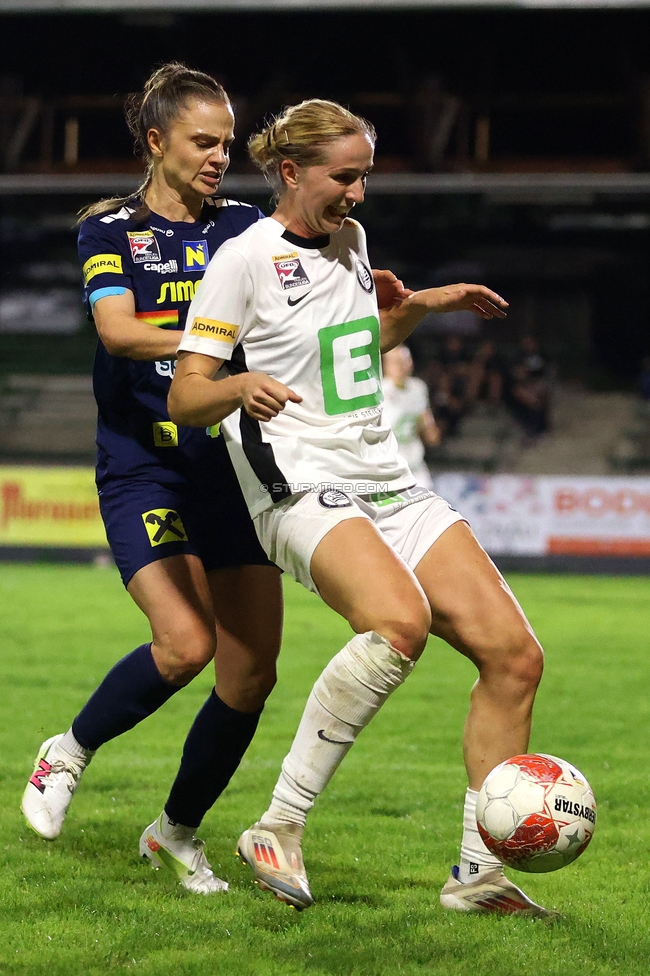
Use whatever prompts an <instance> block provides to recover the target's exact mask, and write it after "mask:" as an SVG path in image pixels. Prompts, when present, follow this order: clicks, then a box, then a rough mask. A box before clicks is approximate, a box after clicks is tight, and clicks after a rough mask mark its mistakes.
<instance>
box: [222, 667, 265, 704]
mask: <svg viewBox="0 0 650 976" xmlns="http://www.w3.org/2000/svg"><path fill="white" fill-rule="evenodd" d="M276 682H277V671H276V669H275V664H274V665H273V666H272V667H269V668H264V669H261V670H259V671H254V672H250V673H248V674H239V675H236V676H232V675H230V676H228V677H227V678H223V677H222V678H220V677H219V676H218V675H217V694H218V695H219V697H220V698H222V700H224V701H226V702H227V703H228V704H229V705H230V707H231V708H235V709H237V711H240V712H256V711H259V709H260V708H263V707H264V703H265V701H266V699H267V698H268V697H269V695H270V694H271V692H272V691H273V689H274V688H275V684H276Z"/></svg>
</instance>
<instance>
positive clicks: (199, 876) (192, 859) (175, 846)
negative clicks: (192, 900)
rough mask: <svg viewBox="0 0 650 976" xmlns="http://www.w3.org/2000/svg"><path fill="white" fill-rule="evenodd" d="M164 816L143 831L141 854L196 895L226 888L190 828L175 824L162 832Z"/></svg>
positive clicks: (201, 843)
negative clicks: (169, 873)
mask: <svg viewBox="0 0 650 976" xmlns="http://www.w3.org/2000/svg"><path fill="white" fill-rule="evenodd" d="M163 816H164V814H162V813H161V814H160V816H159V817H158V819H157V820H154V822H153V823H152V824H150V825H149V826H148V827H147V829H146V830H145V831H144V833H143V834H142V837H141V838H140V857H147V858H149V860H150V861H151V866H152V867H153V868H154V869H155V870H158V868H167V870H168V871H171V872H172V874H175V875H176V877H177V878H178V880H179V882H180V884H182V885H183V887H184V888H187V890H188V891H193V892H195V893H196V894H199V895H211V894H212V893H213V892H215V891H228V885H227V883H226V882H225V881H222V880H221V878H217V876H216V875H215V873H214V871H213V870H212V868H211V867H210V865H209V863H208V859H207V857H206V856H205V852H204V850H203V847H204V843H203V841H202V840H199V838H198V837H195V836H194V831H193V829H192V828H191V827H183V826H182V825H181V824H174V825H173V826H172V827H171V828H168V829H167V830H166V831H165V833H164V834H163V826H162V819H163ZM168 835H169V836H168Z"/></svg>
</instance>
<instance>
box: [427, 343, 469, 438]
mask: <svg viewBox="0 0 650 976" xmlns="http://www.w3.org/2000/svg"><path fill="white" fill-rule="evenodd" d="M471 359H472V357H471V355H470V354H469V352H468V351H467V349H466V348H465V345H464V343H463V340H462V339H461V338H460V337H459V336H457V335H449V336H447V338H446V339H445V341H444V344H443V347H442V349H441V350H440V352H439V353H438V355H437V357H436V359H435V360H432V361H431V362H429V363H428V364H427V366H426V367H425V371H424V375H425V378H426V381H427V385H428V387H429V391H430V393H431V396H432V399H433V403H434V409H435V415H436V421H437V423H438V426H439V427H440V432H441V434H442V436H443V437H454V436H455V434H457V433H458V425H459V424H460V422H461V420H462V419H463V417H464V416H465V415H466V414H467V412H468V411H469V409H470V406H471V379H472V367H471Z"/></svg>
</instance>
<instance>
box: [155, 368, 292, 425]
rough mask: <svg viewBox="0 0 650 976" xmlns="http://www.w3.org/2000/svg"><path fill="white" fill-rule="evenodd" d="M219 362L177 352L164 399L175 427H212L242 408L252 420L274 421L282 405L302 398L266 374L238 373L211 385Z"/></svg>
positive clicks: (282, 407) (282, 408)
mask: <svg viewBox="0 0 650 976" xmlns="http://www.w3.org/2000/svg"><path fill="white" fill-rule="evenodd" d="M222 363H223V359H214V358H213V357H212V356H204V355H203V354H202V353H200V352H181V353H180V355H179V357H178V365H177V366H176V372H175V374H174V379H173V380H172V384H171V387H170V389H169V396H168V398H167V408H168V410H169V416H170V417H171V419H172V420H173V421H174V423H176V424H185V425H186V426H188V427H212V426H213V424H218V423H219V422H220V421H222V420H223V419H224V418H225V417H227V416H229V414H231V413H234V411H235V410H237V409H238V408H239V407H243V408H244V410H245V411H246V413H247V414H248V415H249V416H250V417H252V418H253V419H254V420H271V419H272V418H273V417H277V415H278V414H279V413H280V411H281V410H284V407H285V404H286V403H287V402H288V401H289V400H290V401H291V402H292V403H300V402H301V401H302V397H300V396H298V394H297V393H294V392H293V390H290V389H289V387H288V386H284V384H283V383H279V382H278V380H274V379H273V378H272V377H271V376H267V374H266V373H239V374H238V375H237V376H228V377H226V378H225V379H223V380H218V381H217V382H216V383H215V382H214V377H215V376H216V374H217V372H218V371H219V368H220V366H221V364H222Z"/></svg>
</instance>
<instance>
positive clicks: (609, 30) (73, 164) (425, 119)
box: [0, 0, 650, 568]
mask: <svg viewBox="0 0 650 976" xmlns="http://www.w3.org/2000/svg"><path fill="white" fill-rule="evenodd" d="M649 41H650V3H647V2H645V0H627V2H624V0H621V2H618V3H614V2H602V0H575V2H574V0H563V2H550V0H511V2H509V3H508V2H505V3H500V4H493V3H488V2H481V0H466V2H456V3H452V2H436V0H430V2H428V3H427V2H420V3H400V2H397V0H385V2H381V0H376V2H371V0H350V2H347V3H345V4H343V3H336V2H328V0H319V2H318V3H315V2H298V0H276V2H264V0H226V2H219V3H218V4H217V3H214V2H211V0H202V2H200V0H195V2H192V0H176V2H171V0H169V2H164V0H151V2H147V3H143V2H139V3H138V2H126V0H112V2H111V3H108V2H92V0H59V2H46V0H30V2H18V0H4V2H1V3H0V55H1V56H0V65H1V67H0V169H1V170H2V174H1V175H0V233H1V238H2V263H1V278H0V281H1V293H0V462H1V463H2V466H3V467H2V468H0V479H2V484H1V486H0V490H1V492H2V494H1V497H0V505H2V506H3V507H2V512H1V513H0V545H1V546H2V547H4V548H3V552H5V554H7V555H9V556H13V557H16V556H18V555H26V554H27V552H26V551H25V550H24V549H23V548H22V547H24V546H26V547H27V548H28V550H29V552H33V548H34V546H38V545H41V544H42V545H43V546H45V547H46V548H47V551H49V552H53V551H54V549H56V548H58V549H61V548H67V549H73V550H77V551H76V552H75V553H72V554H73V555H75V554H76V555H79V551H78V550H79V549H81V550H83V552H85V553H86V554H89V553H91V552H94V551H95V549H94V548H93V547H100V548H101V546H102V545H103V535H102V530H101V526H99V525H98V524H96V523H94V522H93V524H94V528H93V527H91V525H90V524H89V523H90V522H92V521H93V519H94V518H95V517H94V516H93V519H90V517H86V518H85V521H84V519H83V518H81V517H80V515H79V512H80V511H81V510H82V509H83V510H84V511H87V508H84V506H87V505H88V504H91V502H92V493H93V488H92V478H91V476H90V474H89V465H91V464H92V460H93V451H94V443H93V428H94V404H93V400H92V393H91V386H90V373H91V368H92V357H93V350H94V345H95V336H94V331H93V327H92V325H91V324H89V323H88V322H86V321H85V318H84V314H83V311H82V308H81V303H80V299H79V295H80V289H79V268H78V265H77V259H76V253H75V230H74V221H75V213H76V211H77V210H78V209H79V208H80V207H81V206H83V205H85V204H86V203H88V202H90V201H92V200H94V199H97V198H98V197H100V196H102V195H110V194H113V193H123V192H127V191H129V190H130V189H132V188H134V187H135V186H137V184H138V176H139V172H140V169H141V167H140V164H139V162H138V161H137V160H136V159H135V158H134V157H133V154H132V150H131V145H130V140H129V137H128V134H127V131H126V127H125V125H124V121H123V117H122V103H123V99H124V95H125V94H126V93H128V92H129V91H133V90H136V89H138V88H139V87H140V86H141V85H142V83H143V81H144V80H145V78H146V77H147V76H148V74H149V72H150V70H151V69H152V67H153V66H154V65H156V64H158V63H160V62H162V61H165V60H169V59H172V58H174V59H180V60H184V61H186V62H187V63H188V64H190V65H192V66H194V67H197V68H201V69H203V70H205V71H208V72H211V73H213V74H214V75H215V76H216V77H217V78H218V79H219V80H220V81H221V82H222V83H223V84H224V85H225V87H226V89H227V90H228V91H229V92H230V93H231V95H232V98H233V101H234V104H235V107H236V112H237V134H238V140H237V143H236V144H235V151H234V154H233V162H232V166H231V169H230V172H229V175H228V177H227V179H226V181H225V184H224V187H223V190H224V192H225V193H226V194H228V195H231V196H234V197H241V198H242V199H245V200H249V201H252V202H255V203H257V204H258V205H259V206H260V207H262V209H264V210H265V211H266V212H269V193H268V191H267V190H266V188H265V186H264V184H263V181H261V179H260V178H259V176H257V175H256V174H255V172H254V171H253V169H252V167H251V165H250V163H249V162H248V161H247V159H246V154H245V144H246V139H247V136H248V135H249V134H250V133H251V132H252V131H254V130H255V128H256V127H257V126H259V125H260V123H261V122H262V121H263V120H264V118H265V117H266V116H267V115H268V114H270V113H274V112H277V111H279V110H280V109H281V108H282V106H283V105H286V104H288V103H292V102H295V101H297V100H300V99H302V98H305V97H309V96H321V97H328V98H335V99H337V100H340V101H342V102H344V103H345V104H347V105H349V106H350V107H351V108H352V109H353V110H354V111H357V112H360V113H362V114H364V115H366V116H367V117H368V118H370V119H371V120H372V122H373V123H374V124H375V126H376V127H377V130H378V133H379V140H378V145H377V160H376V175H373V177H372V178H371V180H370V183H369V187H368V197H367V200H366V202H365V203H364V204H363V205H362V206H361V207H360V208H359V210H358V217H359V219H360V220H361V221H362V222H363V223H364V224H365V226H366V228H367V231H368V236H369V242H370V252H371V257H372V260H373V264H374V266H375V267H390V268H392V269H393V270H394V271H396V272H397V273H398V274H399V275H400V276H402V277H403V279H404V281H405V282H406V283H407V284H408V285H409V286H411V287H421V286H423V285H426V284H443V283H448V282H452V281H458V280H480V281H482V282H485V283H486V284H489V285H490V286H491V287H493V288H495V289H497V290H498V291H499V292H500V293H501V294H503V295H504V296H505V297H506V298H507V299H508V300H509V301H510V303H511V312H510V314H509V317H508V320H507V322H506V323H505V324H501V323H497V324H487V325H486V324H484V323H481V322H480V321H479V320H478V319H476V318H475V317H474V316H473V315H472V314H471V313H462V314H458V315H446V316H437V317H434V316H431V317H430V318H429V319H428V320H425V322H423V323H422V325H421V326H420V327H419V328H418V330H417V332H416V333H415V334H414V336H413V338H412V341H411V348H412V351H413V354H414V358H415V362H416V370H417V372H418V374H419V375H420V376H422V377H423V378H424V379H425V380H426V381H427V383H428V385H429V389H430V394H431V402H432V405H433V408H434V412H435V414H436V417H437V419H438V422H439V424H440V426H441V428H442V430H443V433H444V436H443V441H442V444H441V446H440V447H439V448H437V449H435V450H433V451H430V452H429V455H428V460H429V463H430V465H431V467H432V470H433V471H434V472H435V473H437V474H438V475H439V477H440V479H441V480H440V481H439V485H440V490H441V491H443V492H446V493H447V495H448V496H449V497H450V498H451V499H452V500H453V501H455V502H456V503H457V504H458V505H459V506H460V507H461V508H463V510H466V511H467V512H468V514H469V515H471V516H472V518H473V520H474V522H475V524H476V526H477V529H478V530H479V534H480V535H481V537H482V539H483V540H484V541H486V544H487V543H489V548H490V550H491V551H492V552H493V553H494V554H495V555H497V556H499V557H506V556H509V557H515V556H517V557H522V558H525V559H529V558H532V557H534V558H535V559H536V560H538V561H539V560H540V559H541V558H542V557H544V558H546V560H547V561H546V565H553V564H559V563H562V561H563V560H564V561H566V559H569V560H571V559H574V558H585V557H593V556H601V557H606V558H607V559H614V560H615V561H616V560H628V559H630V558H634V559H635V560H636V561H635V562H634V563H633V565H634V566H636V567H637V568H640V567H641V566H642V565H644V564H643V563H642V562H639V561H638V559H639V557H640V558H641V559H643V558H644V557H649V556H650V517H649V515H648V511H649V509H650V480H645V479H644V472H645V471H650V408H649V407H648V403H649V402H650V359H649V358H647V357H648V356H650V329H649V327H648V326H649V324H650V323H649V321H648V319H649V315H650V312H649V310H648V298H647V296H648V292H649V290H650V289H649V286H650V267H649V262H648V257H649V255H648V244H649V242H650V44H649ZM43 462H47V464H48V465H57V466H59V467H60V466H61V465H63V466H69V465H72V466H73V467H72V469H66V470H59V469H58V468H57V470H56V471H54V470H52V469H50V470H49V471H48V472H47V475H46V476H44V475H43V473H42V471H41V469H40V465H42V463H43ZM25 465H37V466H38V467H37V469H36V470H31V469H30V470H27V468H25ZM78 466H82V467H83V466H85V468H84V470H85V472H86V474H85V475H82V474H81V473H80V471H79V470H78ZM450 473H451V474H453V477H452V476H450ZM494 475H499V476H501V477H500V478H499V479H497V480H495V478H494V477H493V476H494ZM504 476H508V477H504ZM527 476H528V477H527ZM84 477H85V478H86V480H85V482H84V484H85V486H86V487H85V489H84V490H85V492H86V494H83V492H82V489H81V488H80V482H82V481H83V478H84ZM558 477H559V479H560V480H559V481H558V480H557V479H558ZM549 478H550V479H551V480H549ZM513 479H515V480H513ZM554 479H555V480H554ZM581 479H582V480H581ZM584 479H587V480H584ZM57 486H58V487H57ZM558 493H559V494H558ZM89 498H90V499H91V502H89V501H88V499H89ZM67 501H69V502H70V504H72V503H73V502H74V504H75V505H77V506H81V508H77V509H70V512H71V513H72V514H71V517H70V518H69V519H67V520H66V519H64V518H63V517H59V518H58V521H56V520H55V519H54V516H53V508H52V506H53V505H54V504H55V503H56V504H64V503H67ZM30 506H31V507H30ZM75 512H76V514H74V513H75ZM72 515H74V517H72ZM55 521H56V524H55ZM531 525H532V526H533V529H531ZM19 550H20V551H19ZM547 557H548V558H547ZM549 560H550V562H549ZM558 561H559V563H558ZM599 565H600V566H601V568H602V567H603V566H605V563H602V562H601V563H599ZM616 565H620V566H622V565H623V564H622V563H620V562H619V563H616Z"/></svg>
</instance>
